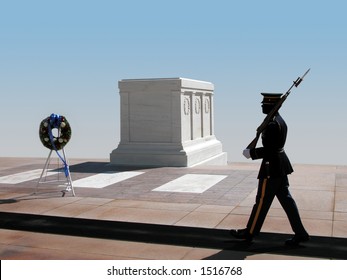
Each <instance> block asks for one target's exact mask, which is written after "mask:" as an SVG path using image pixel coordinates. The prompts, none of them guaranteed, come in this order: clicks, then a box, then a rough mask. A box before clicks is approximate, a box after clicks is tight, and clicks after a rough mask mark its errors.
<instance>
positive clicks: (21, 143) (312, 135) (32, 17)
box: [0, 0, 347, 164]
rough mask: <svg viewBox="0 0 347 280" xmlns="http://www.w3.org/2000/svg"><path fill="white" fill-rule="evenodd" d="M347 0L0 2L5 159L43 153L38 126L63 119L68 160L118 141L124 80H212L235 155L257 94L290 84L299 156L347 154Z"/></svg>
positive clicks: (257, 118) (288, 111)
mask: <svg viewBox="0 0 347 280" xmlns="http://www.w3.org/2000/svg"><path fill="white" fill-rule="evenodd" d="M346 11H347V2H346V1H342V0H341V1H335V0H330V1H320V0H318V1H304V0H300V1H297V0H293V1H267V0H263V1H232V0H214V1H204V0H199V1H189V0H184V1H183V0H176V1H163V0H156V1H155V0H146V1H140V0H137V1H136V0H127V1H116V0H114V1H110V0H109V1H105V0H97V1H89V0H84V1H73V0H69V1H65V0H61V1H43V0H42V1H37V0H31V1H24V0H23V1H19V0H13V1H2V0H1V1H0V92H1V100H0V125H1V133H0V135H1V138H0V156H25V157H26V156H34V157H45V156H47V153H48V150H47V149H46V148H44V147H43V146H42V145H41V143H40V140H39V138H38V126H39V124H40V122H41V120H42V119H44V118H45V117H47V116H49V115H50V114H51V113H57V114H62V115H65V116H66V117H67V119H68V120H69V122H70V124H71V126H72V130H73V131H72V133H73V135H72V139H71V141H70V142H69V144H68V145H67V146H66V151H67V153H68V155H69V157H70V158H71V157H86V158H108V157H109V153H110V152H111V151H112V150H113V149H114V148H116V147H117V145H118V142H119V122H120V119H119V93H118V85H117V83H118V81H119V80H121V79H131V78H157V77H158V78H163V77H185V78H191V79H197V80H205V81H209V82H212V83H213V84H214V85H215V104H214V105H215V108H214V109H215V127H216V129H215V134H216V136H217V138H218V139H219V140H220V141H221V142H222V143H223V147H224V150H225V151H226V152H228V158H229V161H245V160H246V159H244V158H243V157H242V150H243V148H244V147H245V146H247V144H248V143H249V142H250V141H251V140H252V139H253V137H254V136H255V129H256V127H257V126H258V125H259V124H260V123H261V121H262V119H263V117H264V115H262V114H261V109H260V102H261V96H260V92H264V91H265V92H285V91H286V90H287V89H288V88H289V86H290V85H291V84H292V81H293V80H294V79H296V78H297V77H298V76H299V75H301V74H303V73H304V72H305V71H306V70H307V69H308V68H309V67H310V68H311V72H310V73H309V74H308V76H307V77H306V79H305V81H304V82H303V83H302V84H301V85H300V87H299V88H297V89H294V90H293V91H292V94H291V95H290V96H289V98H288V100H287V101H286V103H285V104H284V107H283V108H282V110H281V112H282V115H283V117H284V118H285V120H286V122H287V124H288V127H289V134H288V140H287V145H286V151H287V153H288V155H289V157H290V159H291V161H292V162H293V163H314V164H346V163H347V148H346V143H347V127H346V121H347V106H346V105H347V97H346V96H347V81H346V78H347V75H346V74H347V71H346V70H347V51H346V50H347V33H346V26H347V17H346V14H345V13H346Z"/></svg>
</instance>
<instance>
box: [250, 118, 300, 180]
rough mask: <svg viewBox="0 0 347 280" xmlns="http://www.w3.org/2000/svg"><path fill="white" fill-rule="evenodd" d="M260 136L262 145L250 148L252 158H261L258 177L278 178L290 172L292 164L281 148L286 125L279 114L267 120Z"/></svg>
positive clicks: (285, 134)
mask: <svg viewBox="0 0 347 280" xmlns="http://www.w3.org/2000/svg"><path fill="white" fill-rule="evenodd" d="M261 137H262V143H263V147H261V148H255V149H251V150H250V153H251V157H252V159H253V160H254V159H260V158H262V159H263V161H262V163H261V167H260V170H259V174H258V179H261V178H269V177H270V178H278V177H281V176H286V175H287V174H290V173H292V172H293V168H292V165H291V164H290V161H289V159H288V157H287V155H286V153H285V152H284V149H283V148H284V145H285V143H286V138H287V125H286V123H285V122H284V120H283V119H282V117H281V116H280V114H278V113H277V114H276V115H275V116H274V118H273V120H272V121H271V122H269V124H268V126H267V127H266V129H265V130H264V131H263V133H262V135H261Z"/></svg>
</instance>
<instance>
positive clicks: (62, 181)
mask: <svg viewBox="0 0 347 280" xmlns="http://www.w3.org/2000/svg"><path fill="white" fill-rule="evenodd" d="M52 152H53V150H50V152H49V154H48V157H47V159H46V163H45V165H44V167H43V169H42V172H41V176H40V179H39V181H38V182H37V184H36V189H35V194H36V193H37V192H38V187H39V185H40V184H59V185H64V186H65V190H62V191H61V192H62V196H63V197H64V196H65V194H66V193H67V192H71V193H72V195H73V196H75V190H74V187H73V184H72V179H71V174H70V170H69V169H68V160H67V157H66V153H65V149H64V148H62V152H63V160H64V162H65V163H66V164H67V172H64V167H63V166H61V164H60V160H59V158H57V159H58V167H56V168H54V169H50V164H51V156H52ZM52 172H55V173H56V174H54V173H53V174H54V176H55V179H54V178H47V177H48V176H50V177H52V176H53V174H49V173H52ZM66 174H67V176H66Z"/></svg>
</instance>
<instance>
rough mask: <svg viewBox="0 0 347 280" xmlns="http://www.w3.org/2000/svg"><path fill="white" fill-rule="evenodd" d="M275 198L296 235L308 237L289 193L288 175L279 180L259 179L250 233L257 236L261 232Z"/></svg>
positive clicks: (248, 227) (250, 220)
mask: <svg viewBox="0 0 347 280" xmlns="http://www.w3.org/2000/svg"><path fill="white" fill-rule="evenodd" d="M275 196H276V197H277V199H278V201H279V202H280V204H281V206H282V207H283V209H284V211H285V212H286V214H287V217H288V219H289V222H290V225H291V227H292V230H293V231H294V233H295V235H307V232H306V230H305V228H304V226H303V224H302V222H301V218H300V215H299V210H298V207H297V206H296V203H295V201H294V199H293V198H292V196H291V194H290V192H289V181H288V177H287V176H286V175H285V176H282V177H278V178H261V179H259V184H258V192H257V195H256V201H255V204H254V206H253V209H252V213H251V215H250V217H249V220H248V223H247V230H248V232H249V233H250V234H251V235H257V234H258V233H259V232H260V230H261V227H262V226H263V223H264V220H265V217H266V215H267V213H268V211H269V209H270V206H271V204H272V201H273V199H274V197H275Z"/></svg>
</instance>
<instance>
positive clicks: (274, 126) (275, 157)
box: [230, 93, 309, 246]
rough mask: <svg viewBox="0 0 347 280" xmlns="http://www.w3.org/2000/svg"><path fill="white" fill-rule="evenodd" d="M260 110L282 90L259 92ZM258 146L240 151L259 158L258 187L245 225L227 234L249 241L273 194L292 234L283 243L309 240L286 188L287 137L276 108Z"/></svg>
mask: <svg viewBox="0 0 347 280" xmlns="http://www.w3.org/2000/svg"><path fill="white" fill-rule="evenodd" d="M262 95H263V101H262V110H263V113H264V114H268V113H270V112H271V110H272V109H273V107H274V106H275V104H276V103H277V102H278V101H279V99H280V98H281V95H282V94H273V93H272V94H271V93H262ZM261 136H262V144H263V147H260V148H247V149H245V150H244V151H243V155H244V156H245V157H246V158H252V159H253V160H255V159H262V163H261V167H260V170H259V174H258V179H259V182H258V191H257V195H256V200H255V204H254V206H253V209H252V212H251V215H250V217H249V220H248V223H247V226H246V228H245V229H239V230H235V229H232V230H231V231H230V234H231V235H232V236H234V237H235V238H237V239H243V240H247V241H251V240H252V239H253V237H254V236H255V235H257V234H259V232H260V230H261V227H262V225H263V223H264V220H265V217H266V215H267V213H268V210H269V208H270V206H271V203H272V201H273V199H274V197H275V196H276V197H277V199H278V200H279V202H280V204H281V206H282V207H283V209H284V211H285V212H286V214H287V217H288V219H289V222H290V225H291V227H292V230H293V232H294V236H293V237H292V238H291V239H288V240H287V241H286V242H285V244H286V245H288V246H295V245H298V244H299V243H301V242H305V241H308V240H309V235H308V233H307V232H306V230H305V228H304V226H303V224H302V222H301V218H300V215H299V211H298V208H297V206H296V203H295V201H294V199H293V197H292V196H291V194H290V192H289V182H288V177H287V175H288V174H290V173H292V172H293V168H292V166H291V164H290V161H289V159H288V157H287V155H286V153H285V151H284V149H283V148H284V145H285V142H286V137H287V125H286V123H285V122H284V120H283V119H282V117H281V116H280V114H279V113H278V112H277V113H276V114H275V115H274V116H273V118H272V119H271V120H270V121H269V123H268V124H267V126H266V128H265V129H264V131H263V132H262V135H261Z"/></svg>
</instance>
